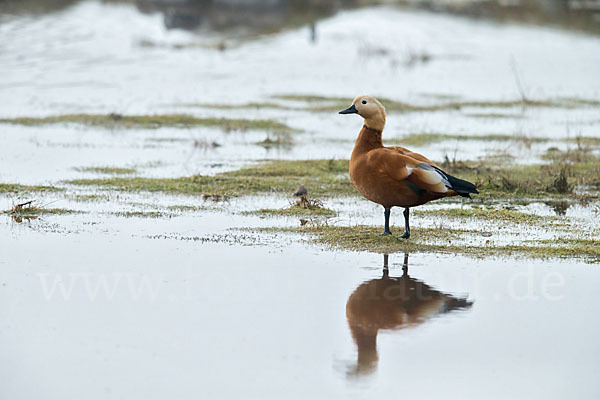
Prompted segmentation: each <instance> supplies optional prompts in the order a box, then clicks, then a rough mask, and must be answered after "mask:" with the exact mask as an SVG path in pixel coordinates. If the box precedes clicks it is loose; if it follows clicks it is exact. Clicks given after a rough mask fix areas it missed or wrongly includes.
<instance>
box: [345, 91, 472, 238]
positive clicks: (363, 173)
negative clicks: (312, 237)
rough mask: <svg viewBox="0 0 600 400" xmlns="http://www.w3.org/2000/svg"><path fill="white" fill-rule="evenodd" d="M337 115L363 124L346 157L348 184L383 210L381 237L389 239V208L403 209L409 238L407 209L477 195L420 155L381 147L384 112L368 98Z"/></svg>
mask: <svg viewBox="0 0 600 400" xmlns="http://www.w3.org/2000/svg"><path fill="white" fill-rule="evenodd" d="M339 113H340V114H358V115H360V116H361V117H363V118H364V124H363V127H362V129H361V130H360V133H359V134H358V139H356V143H355V145H354V150H353V151H352V156H351V157H350V180H351V181H352V184H354V186H355V187H356V189H357V190H358V191H359V192H360V193H361V194H362V195H363V196H365V197H366V198H367V199H369V200H371V201H373V202H375V203H378V204H381V205H382V206H383V208H384V210H385V211H384V216H385V226H384V231H383V234H382V235H391V233H392V232H391V231H390V212H391V209H392V207H404V234H402V236H401V237H402V238H406V239H408V238H409V237H410V225H409V215H410V208H411V207H415V206H419V205H421V204H425V203H427V202H429V201H432V200H436V199H440V198H442V197H449V196H462V197H469V198H470V197H471V196H470V194H471V193H478V192H477V188H476V187H475V185H473V184H472V183H470V182H467V181H465V180H462V179H458V178H455V177H453V176H452V175H449V174H447V173H446V172H444V171H442V170H441V169H440V167H438V166H437V165H436V164H435V163H433V162H432V161H430V160H429V159H428V158H426V157H424V156H422V155H421V154H418V153H414V152H412V151H410V150H408V149H406V148H404V147H398V146H393V147H384V146H383V142H382V139H381V133H382V132H383V128H384V126H385V118H386V115H385V108H384V107H383V105H381V103H380V102H379V101H378V100H377V99H375V98H374V97H371V96H358V97H357V98H355V99H354V101H353V102H352V105H351V106H350V107H348V108H346V109H345V110H342V111H340V112H339Z"/></svg>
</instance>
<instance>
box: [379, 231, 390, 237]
mask: <svg viewBox="0 0 600 400" xmlns="http://www.w3.org/2000/svg"><path fill="white" fill-rule="evenodd" d="M391 234H392V231H390V230H389V229H387V230H384V231H383V233H380V234H379V236H387V235H391Z"/></svg>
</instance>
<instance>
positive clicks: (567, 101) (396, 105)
mask: <svg viewBox="0 0 600 400" xmlns="http://www.w3.org/2000/svg"><path fill="white" fill-rule="evenodd" d="M376 97H377V99H378V100H379V101H380V102H381V103H382V104H383V105H384V106H385V108H386V110H387V111H392V112H423V111H448V110H461V109H470V108H479V109H485V108H494V109H499V108H504V109H508V108H517V107H521V108H533V107H545V108H566V109H574V108H583V107H598V106H600V100H596V99H585V98H574V97H556V98H548V99H536V100H534V99H527V98H519V99H514V100H480V101H477V100H450V101H441V102H438V103H436V104H411V103H405V102H401V101H396V100H392V99H388V98H385V97H378V96H376ZM275 98H278V99H280V100H287V101H297V102H305V103H308V104H309V106H308V107H307V109H308V110H310V111H315V112H317V111H321V112H333V111H336V110H342V109H344V108H346V107H348V106H349V105H350V103H351V102H352V100H353V98H350V97H348V98H345V97H325V96H318V95H310V94H305V95H292V94H283V95H278V96H275Z"/></svg>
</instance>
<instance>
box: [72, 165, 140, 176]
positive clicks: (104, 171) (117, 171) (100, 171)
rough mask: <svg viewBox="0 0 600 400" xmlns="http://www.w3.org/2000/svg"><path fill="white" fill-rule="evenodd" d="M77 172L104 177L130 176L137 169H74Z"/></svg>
mask: <svg viewBox="0 0 600 400" xmlns="http://www.w3.org/2000/svg"><path fill="white" fill-rule="evenodd" d="M75 170H76V171H79V172H93V173H96V174H104V175H130V174H135V173H136V172H137V169H135V168H127V167H78V168H75Z"/></svg>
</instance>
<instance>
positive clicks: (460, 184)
mask: <svg viewBox="0 0 600 400" xmlns="http://www.w3.org/2000/svg"><path fill="white" fill-rule="evenodd" d="M446 177H447V178H448V182H450V185H451V186H452V190H454V191H455V192H456V193H458V194H459V195H461V196H462V197H468V198H471V193H479V192H478V191H477V188H476V187H475V185H473V184H472V183H471V182H468V181H465V180H464V179H459V178H456V177H454V176H452V175H448V174H446Z"/></svg>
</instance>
